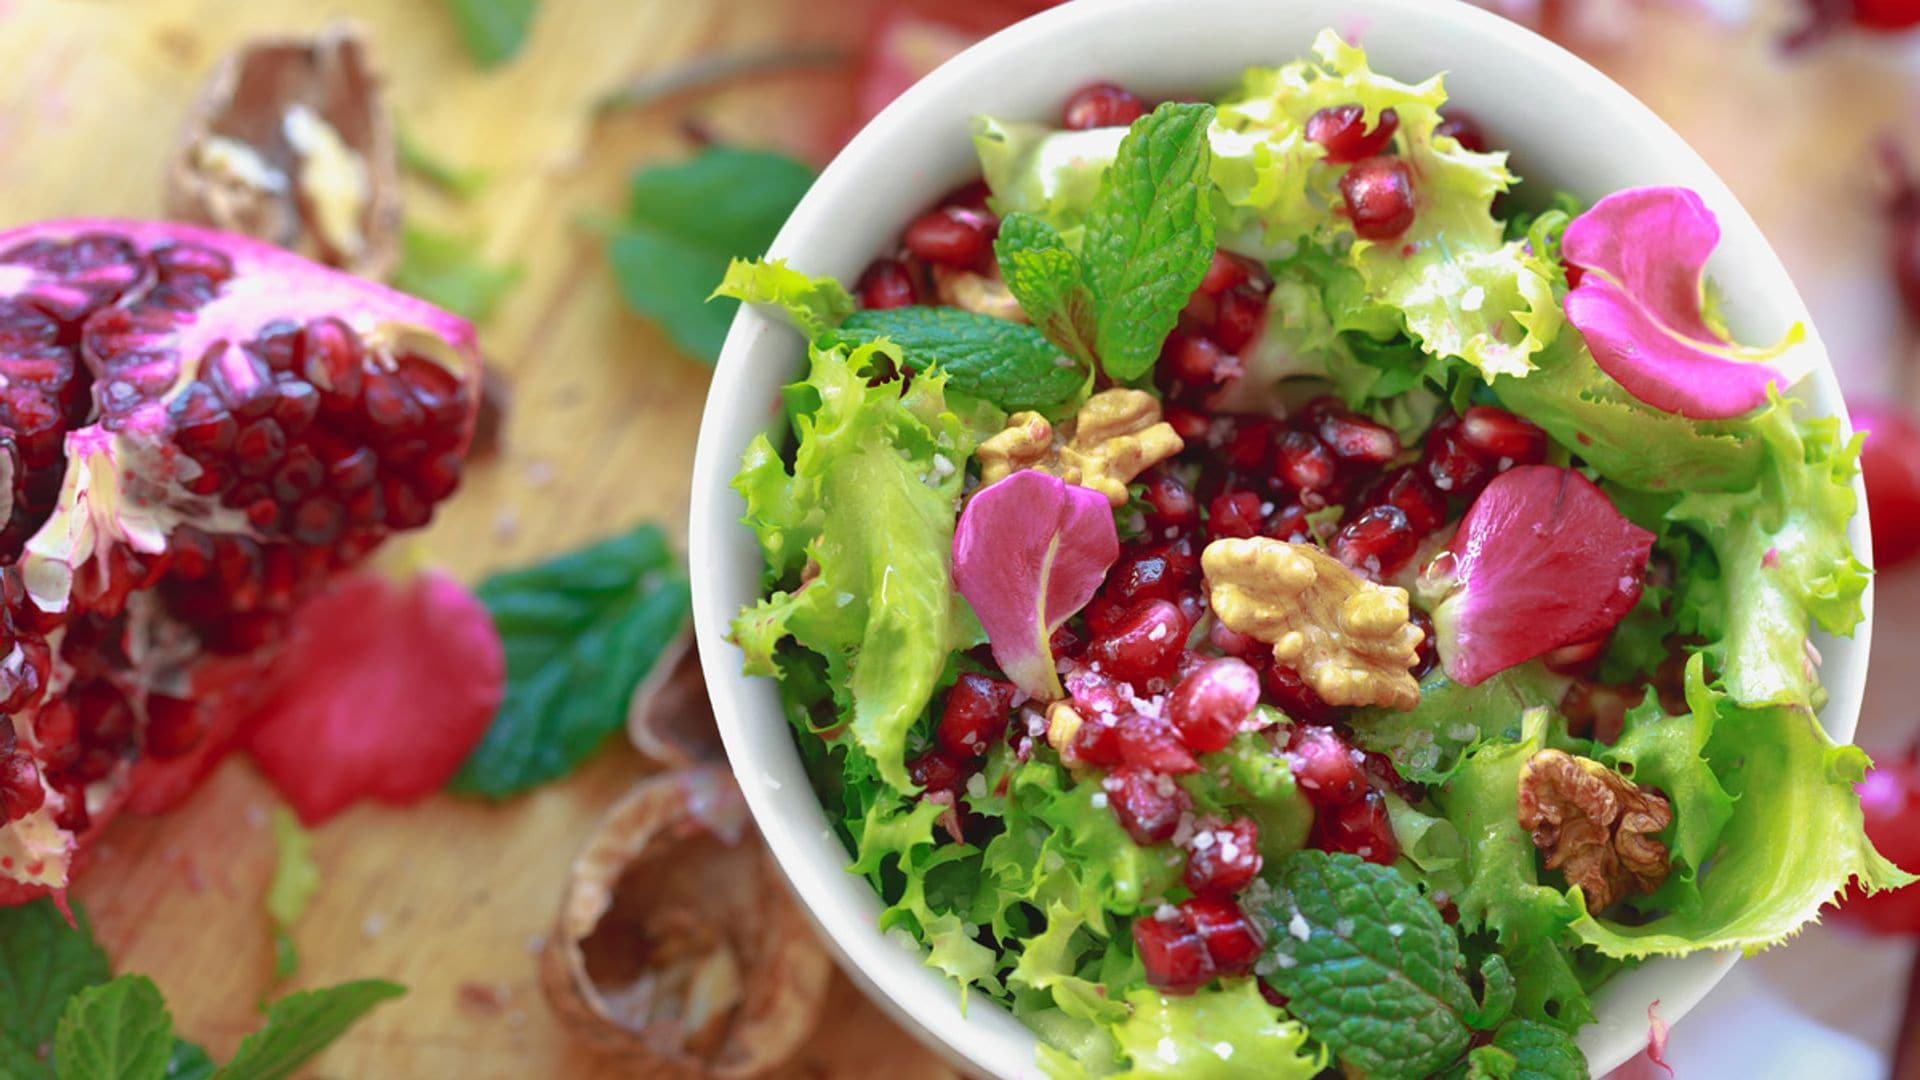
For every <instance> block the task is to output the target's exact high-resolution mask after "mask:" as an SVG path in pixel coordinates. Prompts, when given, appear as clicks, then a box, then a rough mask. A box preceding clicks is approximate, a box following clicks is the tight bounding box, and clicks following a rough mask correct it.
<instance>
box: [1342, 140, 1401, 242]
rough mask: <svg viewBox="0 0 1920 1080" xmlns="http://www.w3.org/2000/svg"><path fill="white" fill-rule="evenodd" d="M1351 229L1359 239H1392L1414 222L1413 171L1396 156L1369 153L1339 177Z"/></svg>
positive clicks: (1348, 167)
mask: <svg viewBox="0 0 1920 1080" xmlns="http://www.w3.org/2000/svg"><path fill="white" fill-rule="evenodd" d="M1340 197H1341V199H1343V200H1345V202H1346V204H1347V217H1349V218H1350V219H1352V221H1353V232H1354V235H1355V236H1358V237H1360V238H1361V239H1362V240H1391V239H1393V238H1394V237H1396V236H1399V235H1400V234H1401V233H1403V232H1406V231H1407V227H1408V226H1410V225H1412V224H1413V213H1414V211H1413V174H1412V173H1411V172H1409V171H1407V163H1406V162H1404V161H1401V160H1400V159H1399V158H1396V157H1370V158H1367V159H1366V160H1364V161H1357V162H1355V163H1353V164H1352V165H1349V166H1347V171H1346V174H1345V175H1343V176H1341V177H1340Z"/></svg>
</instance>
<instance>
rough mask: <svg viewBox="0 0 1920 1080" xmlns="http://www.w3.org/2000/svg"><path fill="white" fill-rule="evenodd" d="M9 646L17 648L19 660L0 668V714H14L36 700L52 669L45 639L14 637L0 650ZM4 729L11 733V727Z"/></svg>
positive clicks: (45, 685) (38, 698)
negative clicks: (9, 643)
mask: <svg viewBox="0 0 1920 1080" xmlns="http://www.w3.org/2000/svg"><path fill="white" fill-rule="evenodd" d="M13 649H18V650H20V659H19V660H18V661H17V662H15V663H10V664H7V665H6V666H4V667H0V717H4V716H6V715H10V714H12V713H17V712H19V711H20V710H21V709H24V708H26V707H27V706H28V705H30V704H32V703H33V702H35V701H38V700H40V694H41V692H43V691H44V690H46V688H47V677H48V676H49V675H50V674H51V673H52V670H53V650H52V649H50V648H48V647H47V643H46V641H44V640H42V639H38V638H26V637H23V638H19V639H17V640H15V641H14V643H13V645H12V647H11V648H5V647H0V652H11V651H12V650H13ZM7 730H8V731H9V732H11V731H12V728H10V727H9V728H8V729H7Z"/></svg>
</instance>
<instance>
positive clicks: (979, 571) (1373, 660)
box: [719, 31, 1910, 1078]
mask: <svg viewBox="0 0 1920 1080" xmlns="http://www.w3.org/2000/svg"><path fill="white" fill-rule="evenodd" d="M1445 104H1446V96H1445V92H1444V90H1443V89H1442V82H1441V79H1440V78H1439V77H1438V76H1436V77H1433V78H1430V79H1428V80H1426V81H1424V82H1420V83H1404V82H1400V81H1397V80H1395V79H1392V78H1389V77H1387V76H1385V75H1381V74H1378V73H1376V72H1374V71H1373V70H1371V69H1370V67H1369V66H1368V63H1367V60H1366V57H1365V55H1364V54H1363V52H1362V51H1361V50H1360V49H1359V48H1358V47H1356V46H1353V45H1350V44H1348V43H1346V42H1344V41H1342V40H1341V39H1340V38H1339V37H1337V36H1336V35H1334V34H1333V33H1332V32H1330V31H1329V32H1323V33H1322V34H1321V36H1320V38H1319V39H1318V41H1317V42H1316V43H1315V46H1314V49H1313V55H1312V57H1311V58H1309V59H1302V60H1297V61H1294V62H1291V63H1287V64H1284V65H1282V66H1280V67H1275V68H1255V69H1253V70H1250V71H1247V72H1246V73H1245V74H1244V75H1243V76H1242V77H1241V78H1240V80H1239V82H1238V83H1237V84H1236V85H1235V86H1233V87H1232V88H1231V89H1229V90H1228V91H1226V92H1225V93H1224V94H1221V95H1219V96H1217V97H1216V98H1214V99H1213V100H1212V103H1205V102H1199V101H1184V100H1183V101H1174V102H1167V103H1163V104H1160V105H1158V106H1157V107H1154V106H1153V105H1152V104H1151V103H1149V102H1147V101H1144V100H1142V99H1141V98H1140V97H1139V96H1137V95H1135V94H1133V93H1131V92H1130V91H1128V90H1127V89H1125V88H1123V87H1120V86H1117V85H1114V84H1110V83H1098V84H1094V85H1091V86H1088V87H1084V88H1082V89H1081V90H1079V91H1077V92H1076V93H1075V94H1074V95H1073V96H1072V97H1071V98H1070V99H1069V100H1068V101H1067V102H1066V103H1065V104H1064V106H1063V109H1062V113H1061V116H1060V118H1059V122H1058V123H1057V124H1055V123H1048V122H1039V121H1035V120H1032V119H1027V118H1008V117H981V118H979V119H978V120H977V121H976V122H975V125H974V132H973V140H974V145H975V147H976V149H977V151H978V155H979V160H980V175H981V179H980V181H979V182H976V183H973V184H969V185H967V186H965V187H962V188H960V189H958V190H956V191H954V192H951V193H949V194H947V195H946V196H944V197H942V198H940V199H939V200H938V202H937V203H936V204H934V205H933V207H932V208H931V209H930V210H928V211H927V212H926V213H925V214H922V215H921V216H919V217H917V218H915V219H914V220H913V221H911V222H909V223H906V225H905V228H904V231H903V232H902V234H901V237H900V240H899V243H898V245H897V246H896V247H895V248H893V249H892V250H889V251H886V252H883V253H881V256H880V257H879V258H876V259H875V260H874V262H873V263H872V264H871V265H870V266H869V267H868V268H867V269H866V271H865V272H864V273H863V274H862V275H861V276H860V277H859V278H858V279H857V280H856V281H854V282H852V283H851V284H847V285H843V284H842V283H840V282H838V281H835V280H833V279H830V278H818V277H811V276H808V275H806V274H804V273H802V272H801V271H799V270H797V269H795V268H792V267H789V266H786V265H784V264H783V263H780V262H774V261H758V262H744V261H743V262H737V263H735V264H734V266H733V267H732V268H731V269H730V271H729V273H728V276H727V279H726V281H725V283H724V284H723V285H722V286H721V287H720V290H719V292H720V294H722V295H727V296H732V297H737V298H739V299H742V300H745V301H749V302H752V303H757V304H762V305H767V306H768V307H770V308H771V309H774V310H777V311H779V312H781V313H783V314H784V315H785V316H786V317H787V318H788V319H789V321H791V322H792V323H793V325H795V326H796V327H797V328H798V329H799V330H800V331H801V332H802V333H803V334H804V336H805V337H806V339H807V341H808V343H809V346H808V358H809V359H808V364H807V368H806V373H805V376H804V377H803V378H801V379H800V380H799V381H797V382H795V383H793V384H792V385H791V386H788V387H787V388H786V391H785V394H784V399H783V402H784V413H785V417H784V419H785V424H784V425H783V429H782V430H781V431H779V432H778V433H776V434H773V435H769V436H765V437H761V438H759V439H757V440H756V441H755V442H754V443H753V444H752V446H751V447H750V448H749V449H748V451H747V453H746V455H745V458H744V460H743V461H742V463H741V469H740V472H739V474H738V475H737V477H736V478H735V480H734V486H735V488H736V489H737V490H738V491H739V492H740V493H741V495H743V496H744V497H745V500H746V506H747V513H746V518H745V524H746V525H747V526H748V527H749V528H751V529H752V530H753V531H754V533H755V535H756V536H757V537H758V539H759V542H760V546H761V549H762V551H763V552H764V554H765V559H766V564H765V565H766V569H765V579H764V586H765V587H764V591H763V594H762V598H761V599H760V600H759V601H758V602H757V603H755V604H754V605H752V606H750V607H748V608H747V609H745V610H743V611H742V612H741V613H740V614H739V617H738V618H737V620H736V621H735V623H734V625H733V640H734V641H735V642H736V643H737V644H738V645H739V646H740V648H741V649H742V651H743V652H744V654H745V664H746V670H747V672H748V673H749V674H752V675H757V676H765V677H768V678H772V679H777V680H778V682H779V688H780V694H781V699H782V701H783V702H784V703H785V709H786V712H787V714H788V716H789V718H790V719H791V721H792V725H793V733H794V738H795V741H796V743H797V745H798V747H799V749H800V752H801V755H802V757H803V759H804V760H805V762H806V764H807V767H808V769H809V772H810V775H811V777H812V779H813V783H814V786H815V788H816V790H817V792H818V794H819V797H820V800H821V802H822V804H823V806H824V807H825V808H826V810H827V812H828V816H829V817H830V819H831V820H832V821H833V822H834V823H835V825H836V826H837V828H838V830H839V833H840V836H841V838H842V839H843V840H844V842H845V843H846V846H847V849H848V851H849V853H850V866H849V870H850V872H852V873H855V874H860V875H862V876H864V877H866V878H867V879H868V881H870V882H871V883H872V885H873V888H874V889H875V890H876V891H877V892H878V894H879V895H880V896H881V898H882V899H883V901H884V903H885V905H886V907H885V913H884V915H883V917H882V920H881V928H882V929H883V930H885V931H887V932H889V933H892V934H895V935H901V936H904V937H906V938H909V939H911V940H912V941H913V942H914V943H915V944H916V945H917V946H918V947H920V948H921V949H923V950H924V952H925V955H926V960H927V963H928V964H930V965H931V966H933V967H934V968H937V969H938V970H939V971H941V972H943V973H945V974H946V975H947V976H949V977H951V979H952V980H953V982H954V984H955V986H956V987H957V992H958V993H959V994H960V995H961V996H962V998H963V1000H964V1002H965V1004H966V1007H967V1008H970V1009H981V1008H999V1007H1004V1008H1006V1009H1009V1010H1011V1011H1012V1012H1013V1013H1014V1015H1016V1016H1017V1017H1019V1018H1020V1019H1021V1020H1022V1021H1023V1022H1024V1023H1026V1024H1027V1025H1028V1026H1029V1027H1030V1028H1031V1029H1032V1030H1033V1031H1034V1033H1035V1035H1036V1036H1037V1040H1038V1047H1039V1049H1038V1054H1039V1065H1040V1066H1041V1067H1043V1068H1044V1069H1045V1071H1047V1072H1048V1073H1049V1074H1051V1075H1055V1076H1128V1077H1148V1076H1166V1077H1181V1078H1204V1077H1238V1076H1248V1077H1256V1076H1257V1077H1267V1078H1285V1077H1313V1076H1319V1075H1322V1074H1325V1075H1341V1074H1344V1075H1347V1076H1367V1077H1424V1076H1458V1077H1518V1076H1527V1077H1584V1076H1586V1075H1587V1073H1588V1068H1589V1065H1588V1062H1587V1061H1586V1059H1585V1057H1584V1056H1583V1054H1582V1052H1581V1050H1580V1048H1579V1045H1578V1043H1577V1039H1576V1037H1577V1036H1578V1034H1579V1033H1580V1030H1581V1028H1582V1027H1583V1026H1584V1025H1586V1024H1589V1023H1591V1022H1592V1021H1593V1019H1594V1005H1593V1001H1594V994H1595V992H1596V990H1597V989H1598V988H1599V987H1601V986H1602V985H1604V984H1605V983H1606V982H1607V981H1608V980H1609V979H1611V978H1613V977H1615V976H1616V975H1617V974H1618V973H1619V972H1620V971H1622V970H1623V969H1625V968H1628V967H1632V966H1635V965H1638V964H1641V963H1643V962H1645V961H1647V960H1649V959H1651V958H1654V957H1660V956H1680V955H1686V954H1690V953H1694V952H1699V951H1702V950H1709V949H1715V950H1720V949H1725V950H1733V949H1738V950H1747V951H1752V950H1757V949H1763V948H1767V947H1769V946H1772V945H1775V944H1778V943H1780V942H1782V941H1784V940H1785V939H1787V938H1788V937H1790V936H1791V935H1792V934H1794V933H1795V932H1796V931H1797V930H1798V929H1799V928H1800V927H1801V926H1803V925H1804V924H1805V923H1806V922H1808V921H1809V920H1810V919H1813V918H1814V917H1815V916H1816V915H1817V913H1818V912H1819V910H1820V908H1821V907H1822V905H1823V904H1826V903H1827V902H1829V901H1831V900H1833V899H1834V898H1835V897H1836V895H1837V894H1838V893H1839V892H1840V891H1841V890H1842V889H1843V888H1845V887H1846V886H1847V885H1848V884H1849V882H1858V883H1859V885H1860V886H1861V887H1862V888H1864V889H1865V890H1866V891H1869V892H1871V891H1876V890H1879V889H1885V888H1892V887H1896V886H1899V885H1903V884H1906V883H1907V882H1908V881H1909V880H1910V878H1909V877H1908V876H1907V875H1905V874H1903V873H1902V872H1900V871H1899V870H1898V869H1896V868H1895V867H1894V866H1893V865H1892V864H1891V863H1889V862H1888V861H1887V860H1885V859H1884V858H1882V857H1881V856H1880V855H1879V854H1877V853H1876V852H1875V851H1874V850H1873V848H1872V846H1871V844H1869V842H1868V841H1867V839H1866V838H1865V836H1864V834H1863V833H1862V828H1861V812H1860V808H1859V803H1858V800H1857V799H1856V797H1855V794H1854V789H1853V785H1854V783H1855V782H1856V781H1858V780H1859V779H1860V777H1861V775H1862V773H1863V772H1864V770H1865V768H1866V765H1867V758H1866V756H1865V755H1864V754H1862V753H1861V752H1860V751H1859V750H1857V749H1855V748H1853V747H1851V746H1838V745H1835V744H1834V742H1833V741H1832V740H1831V739H1830V738H1829V737H1828V736H1827V734H1826V733H1825V732H1824V731H1823V730H1822V728H1821V726H1820V723H1819V721H1818V717H1817V714H1818V711H1819V709H1820V708H1821V707H1822V705H1823V704H1824V701H1825V694H1824V692H1823V690H1822V688H1821V684H1820V656H1819V653H1818V651H1817V649H1816V648H1815V646H1814V644H1813V640H1812V635H1814V634H1815V633H1816V632H1820V633H1825V634H1836V635H1846V634H1849V633H1851V632H1852V631H1853V629H1854V628H1855V626H1856V625H1857V624H1858V623H1859V622H1860V619H1861V595H1862V592H1863V591H1864V589H1865V587H1866V585H1867V581H1868V570H1867V568H1866V567H1865V566H1863V565H1862V564H1861V563H1860V561H1859V560H1858V559H1857V558H1856V557H1855V556H1854V554H1853V553H1852V551H1851V549H1850V547H1849V544H1848V540H1847V525H1848V522H1849V520H1850V518H1851V517H1852V515H1853V514H1854V511H1855V495H1854V488H1853V477H1854V474H1855V471H1856V458H1857V455H1858V452H1859V446H1858V441H1857V440H1856V439H1851V438H1848V437H1846V436H1844V435H1843V432H1842V424H1841V422H1840V421H1839V420H1838V419H1835V418H1831V417H1818V416H1813V415H1809V414H1808V413H1807V412H1806V411H1805V410H1804V409H1803V408H1800V407H1798V406H1797V405H1796V403H1795V402H1794V401H1792V400H1791V399H1790V398H1789V397H1788V396H1787V395H1788V394H1789V393H1790V392H1791V391H1792V389H1793V386H1794V383H1795V381H1796V379H1797V377H1798V376H1800V375H1802V374H1804V367H1805V365H1807V363H1808V360H1807V358H1806V355H1805V354H1806V350H1805V349H1804V348H1802V346H1801V335H1800V332H1799V330H1798V329H1797V328H1795V329H1794V330H1792V331H1790V332H1788V333H1787V334H1786V335H1785V336H1784V337H1783V338H1782V340H1781V341H1779V342H1777V343H1775V344H1772V345H1769V346H1764V347H1756V346H1750V345H1743V344H1740V343H1738V342H1736V341H1735V340H1734V338H1733V337H1732V335H1731V334H1730V333H1729V331H1728V329H1727V328H1726V326H1725V324H1724V323H1723V321H1722V319H1721V317H1720V315H1719V312H1718V305H1717V301H1716V294H1715V293H1714V291H1713V289H1712V288H1711V286H1710V284H1709V283H1708V281H1707V279H1706V276H1705V266H1706V262H1707V259H1708V256H1709V255H1710V254H1711V253H1712V251H1713V249H1714V247H1715V245H1716V244H1717V242H1718V240H1719V229H1718V225H1717V223H1716V222H1715V220H1714V216H1713V214H1712V212H1711V211H1710V210H1708V209H1707V207H1706V205H1705V204H1704V203H1703V202H1702V200H1701V199H1700V198H1699V196H1697V195H1696V194H1695V193H1693V192H1691V191H1688V190H1686V189H1682V188H1671V187H1667V188H1638V189H1632V190H1628V191H1621V192H1612V193H1606V194H1605V195H1604V197H1602V198H1599V199H1598V200H1597V201H1594V202H1593V203H1591V204H1590V205H1589V204H1586V203H1583V202H1582V201H1581V200H1579V199H1576V198H1574V197H1573V196H1570V195H1567V194H1565V193H1555V192H1543V191H1535V190H1529V189H1522V188H1518V187H1517V186H1516V185H1517V184H1518V178H1517V177H1516V176H1515V175H1514V174H1513V173H1512V172H1511V171H1509V168H1508V163H1507V154H1506V152H1505V151H1504V150H1501V149H1497V148H1495V145H1494V143H1493V140H1492V138H1491V137H1490V136H1489V134H1488V133H1487V132H1486V131H1484V130H1483V129H1482V128H1481V126H1480V124H1479V123H1478V122H1477V121H1476V120H1475V119H1474V118H1473V117H1471V116H1470V115H1468V114H1466V113H1463V112H1460V111H1457V110H1454V109H1443V106H1444V105H1445ZM1647 1004H1649V1003H1646V1002H1636V1003H1634V1006H1635V1008H1636V1009H1638V1008H1640V1007H1644V1006H1646V1005H1647Z"/></svg>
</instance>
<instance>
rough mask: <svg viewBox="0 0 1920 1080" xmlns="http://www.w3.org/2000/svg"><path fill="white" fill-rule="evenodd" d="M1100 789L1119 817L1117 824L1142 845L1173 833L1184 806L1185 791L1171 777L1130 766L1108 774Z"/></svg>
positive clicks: (1184, 809) (1135, 841) (1155, 842)
mask: <svg viewBox="0 0 1920 1080" xmlns="http://www.w3.org/2000/svg"><path fill="white" fill-rule="evenodd" d="M1100 789H1101V790H1102V791H1104V792H1106V795H1107V806H1108V807H1109V808H1111V809H1112V810H1113V816H1114V817H1115V818H1117V819H1119V821H1120V827H1121V828H1123V829H1125V830H1127V835H1128V836H1131V837H1133V842H1134V843H1136V844H1139V845H1140V846H1142V847H1146V846H1148V845H1150V844H1158V843H1160V842H1161V841H1163V840H1166V839H1168V838H1170V837H1171V836H1173V833H1174V830H1175V829H1177V828H1179V827H1180V815H1181V814H1183V813H1185V812H1186V809H1187V793H1186V792H1184V791H1181V790H1180V785H1178V784H1176V783H1174V782H1173V778H1172V777H1169V776H1161V775H1158V774H1156V773H1150V772H1148V771H1147V770H1145V769H1140V768H1135V767H1133V766H1131V765H1127V766H1122V767H1120V768H1118V769H1115V770H1114V771H1113V772H1111V773H1109V774H1107V778H1106V779H1105V780H1102V781H1101V782H1100Z"/></svg>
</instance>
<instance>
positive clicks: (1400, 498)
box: [1361, 465, 1447, 536]
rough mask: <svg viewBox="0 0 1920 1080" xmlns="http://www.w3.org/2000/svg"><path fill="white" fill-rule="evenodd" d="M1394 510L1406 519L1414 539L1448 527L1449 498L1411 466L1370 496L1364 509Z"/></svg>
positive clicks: (1392, 475) (1387, 479)
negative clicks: (1381, 508) (1387, 508)
mask: <svg viewBox="0 0 1920 1080" xmlns="http://www.w3.org/2000/svg"><path fill="white" fill-rule="evenodd" d="M1372 506H1392V507H1397V508H1398V509H1399V510H1400V512H1401V513H1402V514H1405V515H1406V518H1407V528H1409V529H1412V530H1413V532H1414V535H1415V536H1427V535H1429V534H1431V533H1432V532H1433V531H1434V530H1436V529H1438V528H1439V527H1440V526H1442V525H1445V524H1446V523H1447V497H1446V496H1445V495H1442V494H1440V492H1439V490H1438V489H1436V488H1435V487H1434V486H1433V483H1432V482H1431V481H1429V480H1428V479H1427V478H1426V476H1425V475H1424V474H1423V473H1421V472H1420V471H1419V470H1418V469H1415V468H1414V467H1413V466H1411V465H1403V466H1401V467H1400V468H1398V469H1395V470H1393V471H1392V472H1390V473H1388V474H1387V475H1386V477H1385V478H1384V479H1383V480H1382V481H1381V482H1380V483H1379V484H1378V485H1376V486H1375V487H1374V488H1373V489H1372V490H1371V491H1369V492H1368V493H1367V496H1366V498H1364V499H1363V500H1362V502H1361V507H1362V508H1363V509H1364V508H1366V507H1372Z"/></svg>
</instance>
